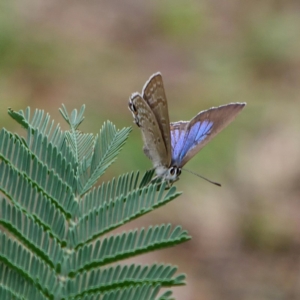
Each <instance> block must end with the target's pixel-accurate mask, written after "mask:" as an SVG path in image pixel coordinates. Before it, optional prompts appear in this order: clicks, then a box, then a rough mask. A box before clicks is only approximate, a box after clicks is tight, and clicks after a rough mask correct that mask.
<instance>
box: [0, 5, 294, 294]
mask: <svg viewBox="0 0 300 300" xmlns="http://www.w3.org/2000/svg"><path fill="white" fill-rule="evenodd" d="M157 71H160V72H161V73H162V74H163V78H164V85H165V89H166V94H167V97H168V103H169V111H170V118H171V121H178V120H189V119H191V118H192V117H193V116H194V115H195V114H197V113H198V112H199V111H200V110H203V109H207V108H209V107H211V106H218V105H223V104H226V103H229V102H244V101H246V102H247V103H248V104H247V107H246V108H245V109H244V111H243V112H242V113H241V114H240V115H239V116H238V118H237V119H236V120H235V121H234V122H233V123H232V124H231V125H230V126H229V127H228V128H227V129H226V130H224V132H222V133H221V134H220V135H219V136H218V137H216V138H215V139H214V140H213V141H212V142H211V143H210V144H209V145H208V146H206V147H205V148H204V149H203V150H202V151H201V153H199V154H198V155H197V156H196V157H195V158H194V159H193V160H192V162H190V163H189V164H187V168H189V169H191V170H192V171H194V172H198V173H200V174H201V175H203V176H206V177H208V178H210V179H212V180H215V181H218V182H221V183H222V185H223V186H222V188H218V187H215V186H213V185H211V184H209V183H207V182H205V181H203V180H201V179H199V178H197V177H195V176H193V175H191V174H188V173H183V174H182V176H181V179H180V181H179V182H178V183H177V186H178V189H179V190H182V191H184V194H183V195H182V196H181V197H180V198H178V199H176V200H175V201H174V202H173V203H171V204H169V205H167V206H166V207H164V208H162V209H160V210H158V211H157V212H154V213H151V214H149V215H147V216H145V217H143V218H142V219H141V220H138V221H137V222H136V223H134V224H129V225H128V227H135V226H137V225H138V226H142V225H148V224H154V223H166V222H172V223H174V224H182V225H183V226H184V227H185V228H186V229H188V230H189V231H190V234H191V235H192V236H193V239H192V240H191V241H189V242H188V243H185V244H183V245H180V246H179V247H176V248H172V249H168V250H163V251H160V252H157V253H154V254H151V255H144V256H142V257H141V258H139V261H142V262H144V263H147V262H149V261H150V262H152V261H165V262H168V263H174V264H177V265H178V266H179V270H180V271H183V272H186V273H187V275H188V285H187V286H185V287H179V288H176V289H175V295H176V297H178V299H185V300H192V299H193V300H199V299H205V300H212V299H225V300H227V299H228V300H229V299H230V300H235V299H246V300H247V299H249V300H250V299H256V300H260V299H272V300H273V299H300V235H299V226H300V198H299V194H300V184H299V176H300V138H299V128H300V117H299V114H300V84H299V82H300V2H299V0H284V1H283V0H264V1H256V0H254V1H238V0H232V1H220V0H211V1H206V0H202V1H196V0H185V1H181V0H173V1H170V0H166V1H157V0H156V1H147V2H146V1H138V0H124V1H116V0H110V1H95V0H89V1H65V0H59V1H58V0H52V1H37V0H23V1H13V0H2V1H1V3H0V101H1V102H0V103H1V108H2V109H1V111H0V125H1V127H3V126H4V127H6V128H8V129H9V130H12V131H18V132H20V133H21V130H20V129H19V126H18V125H17V124H16V123H15V122H14V121H13V120H11V119H10V118H9V117H8V115H7V108H8V107H12V108H13V109H14V110H19V109H25V107H26V106H28V105H29V106H31V108H32V109H34V108H40V109H44V110H46V111H47V112H49V113H50V114H51V116H52V117H53V118H54V119H55V120H56V121H58V122H60V123H62V126H63V127H64V128H66V125H65V124H64V123H63V120H62V117H61V116H60V115H59V113H58V108H59V107H60V106H61V103H64V104H65V105H66V106H67V108H68V109H69V110H71V109H73V108H80V107H81V105H82V104H83V103H85V104H86V107H87V108H86V113H85V116H86V120H85V122H84V123H83V124H82V126H81V130H82V131H86V132H93V133H97V132H98V130H99V128H100V127H101V126H102V123H103V122H104V121H105V120H107V119H109V120H111V121H112V122H114V123H115V124H116V125H117V126H118V128H121V127H124V126H131V125H133V124H132V117H131V114H130V112H129V111H128V109H127V103H128V98H129V96H130V95H131V93H132V92H135V91H139V92H140V91H141V90H142V87H143V85H144V83H145V82H146V80H147V79H148V78H149V76H150V75H151V74H153V73H154V72H157ZM150 167H151V163H150V161H149V160H148V159H147V158H146V157H145V156H144V154H143V152H142V139H141V134H140V132H139V130H138V128H137V127H135V126H134V127H133V132H132V133H131V135H130V138H129V140H128V142H127V144H126V146H125V147H124V149H123V151H122V153H121V155H120V156H119V159H118V160H117V162H116V163H115V164H114V165H113V166H112V167H111V168H110V169H109V170H108V171H107V173H106V175H105V178H104V179H105V180H109V179H110V178H111V177H112V176H117V175H118V174H121V173H125V172H128V171H131V170H146V169H149V168H150Z"/></svg>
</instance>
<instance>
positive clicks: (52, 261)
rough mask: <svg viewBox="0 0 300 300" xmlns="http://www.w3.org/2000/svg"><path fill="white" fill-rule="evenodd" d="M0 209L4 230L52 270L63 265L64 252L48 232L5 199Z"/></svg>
mask: <svg viewBox="0 0 300 300" xmlns="http://www.w3.org/2000/svg"><path fill="white" fill-rule="evenodd" d="M0 208H1V210H0V224H1V225H3V227H4V228H6V229H7V230H8V231H10V233H13V234H14V236H15V237H17V238H18V239H19V240H21V241H22V242H23V243H24V244H26V246H27V247H28V248H29V249H31V250H32V251H33V252H34V253H36V254H37V255H38V256H39V257H41V258H42V259H43V260H44V261H46V262H47V263H48V264H49V265H50V266H51V267H52V268H54V267H55V266H56V265H58V264H59V263H61V261H62V258H63V251H62V249H61V247H60V245H59V244H58V243H57V242H56V240H55V239H53V238H51V235H50V233H49V232H48V231H45V230H44V228H43V227H41V226H39V225H38V224H37V223H36V222H35V220H34V219H33V218H32V217H30V216H29V215H27V214H24V212H23V211H21V210H20V209H19V208H17V206H13V205H12V204H10V203H9V202H8V201H7V200H6V199H5V198H2V199H0ZM0 299H1V298H0Z"/></svg>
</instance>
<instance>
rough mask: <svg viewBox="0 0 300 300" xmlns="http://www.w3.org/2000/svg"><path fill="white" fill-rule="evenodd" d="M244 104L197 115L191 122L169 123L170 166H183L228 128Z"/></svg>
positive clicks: (215, 108)
mask: <svg viewBox="0 0 300 300" xmlns="http://www.w3.org/2000/svg"><path fill="white" fill-rule="evenodd" d="M245 105H246V104H245V103H230V104H227V105H223V106H219V107H212V108H210V109H208V110H205V111H202V112H200V113H198V114H197V115H196V116H195V117H194V118H193V119H192V120H191V121H189V122H184V121H179V122H176V123H171V136H172V164H176V165H177V166H179V167H182V166H184V165H185V164H186V163H187V162H188V161H189V160H190V159H191V158H192V157H193V156H195V155H196V154H197V153H198V152H199V151H200V150H201V149H202V148H203V147H204V146H205V145H206V144H207V143H208V142H209V141H210V140H211V139H213V138H214V137H215V136H216V135H217V134H218V133H219V132H220V131H221V130H223V129H224V128H225V127H226V126H228V125H229V124H230V123H231V122H232V121H233V120H234V119H235V117H236V116H237V115H238V114H239V112H240V111H241V110H242V109H243V108H244V106H245Z"/></svg>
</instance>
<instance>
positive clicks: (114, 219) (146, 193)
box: [69, 183, 181, 247]
mask: <svg viewBox="0 0 300 300" xmlns="http://www.w3.org/2000/svg"><path fill="white" fill-rule="evenodd" d="M165 186H166V184H165V183H164V184H162V185H161V186H160V189H159V190H158V191H157V186H156V185H149V186H147V187H145V188H142V189H138V190H132V191H131V192H130V193H129V194H128V195H126V196H124V195H121V196H119V197H118V198H117V199H116V200H114V201H109V202H108V203H104V204H103V205H102V206H100V207H98V208H97V209H94V210H92V211H90V212H89V213H88V214H87V215H85V216H83V217H82V218H80V219H79V221H78V223H77V224H76V226H74V228H72V229H70V231H69V232H70V236H69V240H70V242H71V244H72V245H73V246H74V247H78V246H79V245H81V244H82V243H86V242H88V241H90V240H92V239H94V238H96V237H98V236H100V235H103V234H104V233H106V232H108V231H111V230H113V229H115V228H117V227H119V226H121V225H123V224H125V223H127V222H129V221H131V220H133V219H136V218H138V217H140V216H142V215H144V214H146V213H148V212H150V211H152V210H153V209H154V208H156V207H159V206H162V205H165V204H166V203H168V202H169V201H171V200H172V199H174V198H176V197H178V196H179V195H180V194H181V193H178V192H176V188H175V187H172V188H170V189H169V190H168V191H167V192H165Z"/></svg>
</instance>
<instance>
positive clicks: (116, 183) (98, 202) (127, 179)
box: [79, 171, 152, 216]
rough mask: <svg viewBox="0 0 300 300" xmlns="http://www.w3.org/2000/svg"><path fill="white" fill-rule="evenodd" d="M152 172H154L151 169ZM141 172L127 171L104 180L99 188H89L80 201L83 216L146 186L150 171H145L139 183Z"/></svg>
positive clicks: (80, 211)
mask: <svg viewBox="0 0 300 300" xmlns="http://www.w3.org/2000/svg"><path fill="white" fill-rule="evenodd" d="M150 173H152V172H151V171H150ZM139 176H140V173H139V172H136V174H135V173H134V172H132V173H127V174H123V175H121V176H119V177H118V178H117V179H116V178H113V179H112V180H111V181H109V182H104V183H102V184H101V185H100V186H98V187H97V188H93V189H91V190H89V191H88V192H87V193H86V194H85V195H84V196H83V198H82V199H81V201H80V202H79V213H80V215H81V216H83V215H85V214H87V213H88V212H89V211H90V210H92V209H97V208H99V207H101V206H103V205H104V203H107V202H109V201H110V200H113V199H116V198H118V197H120V196H121V195H125V196H126V195H127V194H128V193H129V192H130V191H132V190H135V189H137V188H141V187H144V186H146V184H145V183H146V182H148V183H149V182H150V180H149V181H148V179H149V171H147V172H146V173H145V175H144V176H143V178H142V180H141V181H140V183H139Z"/></svg>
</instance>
